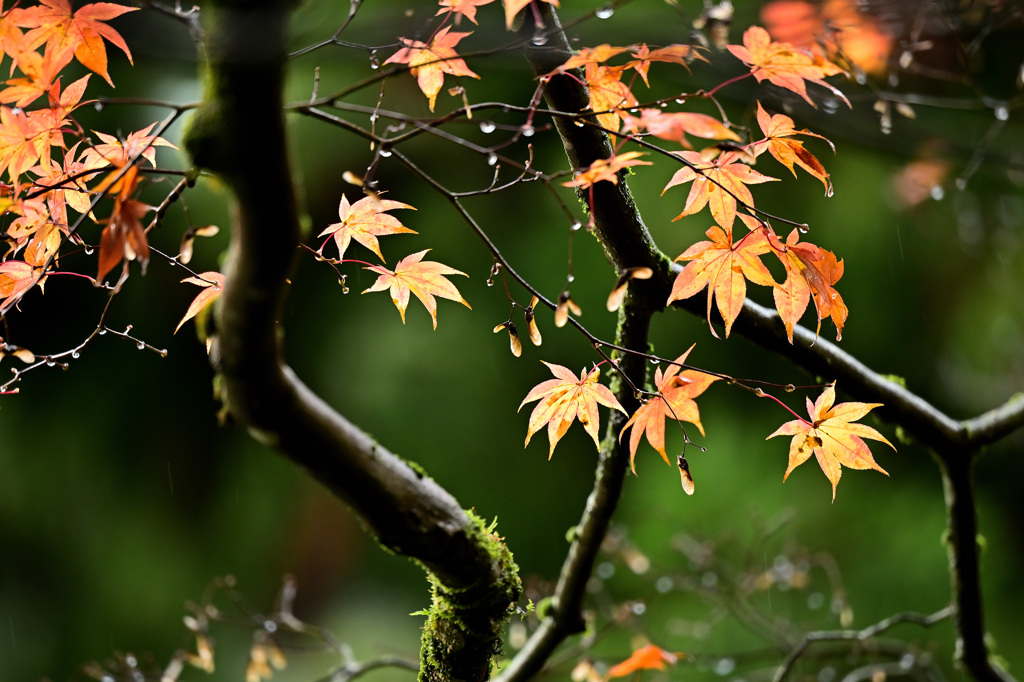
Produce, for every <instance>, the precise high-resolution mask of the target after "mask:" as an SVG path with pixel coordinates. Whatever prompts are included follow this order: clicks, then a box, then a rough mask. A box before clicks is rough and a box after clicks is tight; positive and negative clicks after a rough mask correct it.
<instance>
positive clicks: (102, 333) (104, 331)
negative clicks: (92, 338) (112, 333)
mask: <svg viewBox="0 0 1024 682" xmlns="http://www.w3.org/2000/svg"><path fill="white" fill-rule="evenodd" d="M98 333H99V335H100V336H103V335H104V334H106V333H107V330H106V329H101V330H99V332H98Z"/></svg>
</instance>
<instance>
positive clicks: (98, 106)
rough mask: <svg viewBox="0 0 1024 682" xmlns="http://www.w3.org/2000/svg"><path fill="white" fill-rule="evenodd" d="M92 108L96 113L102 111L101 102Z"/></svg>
mask: <svg viewBox="0 0 1024 682" xmlns="http://www.w3.org/2000/svg"><path fill="white" fill-rule="evenodd" d="M93 108H94V109H96V111H103V102H96V104H94V105H93Z"/></svg>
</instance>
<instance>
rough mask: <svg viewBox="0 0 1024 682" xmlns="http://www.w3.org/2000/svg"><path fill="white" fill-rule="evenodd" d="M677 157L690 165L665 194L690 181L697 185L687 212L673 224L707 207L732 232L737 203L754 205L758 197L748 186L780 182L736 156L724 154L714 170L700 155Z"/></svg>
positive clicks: (675, 179) (693, 189)
mask: <svg viewBox="0 0 1024 682" xmlns="http://www.w3.org/2000/svg"><path fill="white" fill-rule="evenodd" d="M676 155H677V156H678V157H679V158H681V159H683V161H685V162H686V164H687V165H686V166H684V167H683V168H680V169H679V170H678V171H676V172H675V174H674V175H673V176H672V179H671V180H669V183H668V184H667V185H665V189H663V190H661V193H662V194H664V193H665V192H666V191H667V190H668V189H669V188H670V187H675V186H676V185H682V184H684V183H687V182H690V181H693V185H692V186H691V187H690V194H689V195H688V196H687V197H686V205H685V206H684V207H683V212H682V213H680V214H679V215H677V216H676V217H675V218H673V220H679V219H680V218H682V217H684V216H688V215H693V214H694V213H697V212H698V211H700V210H701V209H702V208H704V207H705V206H710V208H711V216H712V217H713V218H714V219H715V222H716V223H718V224H719V225H721V226H722V227H723V228H725V229H726V230H731V229H732V224H733V222H735V220H736V202H737V201H740V202H742V203H743V204H745V205H746V206H753V205H754V197H753V195H752V194H751V193H750V189H749V188H748V187H747V185H748V184H760V183H762V182H772V181H775V180H778V178H772V177H769V176H767V175H762V174H760V173H758V172H757V171H756V170H754V169H753V168H751V167H750V166H748V165H746V164H745V163H742V162H740V161H739V158H740V156H739V154H737V153H736V152H729V153H727V154H722V155H721V156H719V157H718V158H716V159H714V160H713V161H712V162H711V165H710V166H709V165H708V162H707V161H705V160H704V158H703V157H702V156H701V154H700V152H678V153H677V154H676Z"/></svg>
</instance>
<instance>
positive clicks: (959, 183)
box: [956, 178, 967, 192]
mask: <svg viewBox="0 0 1024 682" xmlns="http://www.w3.org/2000/svg"><path fill="white" fill-rule="evenodd" d="M956 188H957V189H958V190H960V191H961V192H962V191H963V190H965V189H967V179H966V178H957V179H956Z"/></svg>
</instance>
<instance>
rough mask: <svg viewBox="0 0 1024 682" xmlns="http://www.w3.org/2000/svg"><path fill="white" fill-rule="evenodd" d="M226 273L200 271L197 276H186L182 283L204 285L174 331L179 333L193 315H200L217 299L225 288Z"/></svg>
mask: <svg viewBox="0 0 1024 682" xmlns="http://www.w3.org/2000/svg"><path fill="white" fill-rule="evenodd" d="M224 280H225V277H224V275H222V274H220V273H219V272H200V273H199V274H198V275H196V276H195V277H186V278H185V279H183V280H181V282H182V284H184V283H186V282H188V283H189V284H196V285H198V286H201V287H204V288H203V290H202V291H200V292H199V295H198V296H196V297H195V298H194V299H193V300H192V303H191V304H189V306H188V310H187V311H185V317H183V318H181V322H179V323H178V326H177V327H175V328H174V333H175V334H177V333H178V330H179V329H181V326H182V325H183V324H185V323H186V322H188V321H189V320H191V319H192V318H193V317H195V316H196V315H198V314H199V313H200V311H202V310H203V309H204V308H206V306H208V305H210V304H211V303H213V302H214V301H215V300H217V297H218V296H220V294H221V291H223V290H224Z"/></svg>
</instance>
